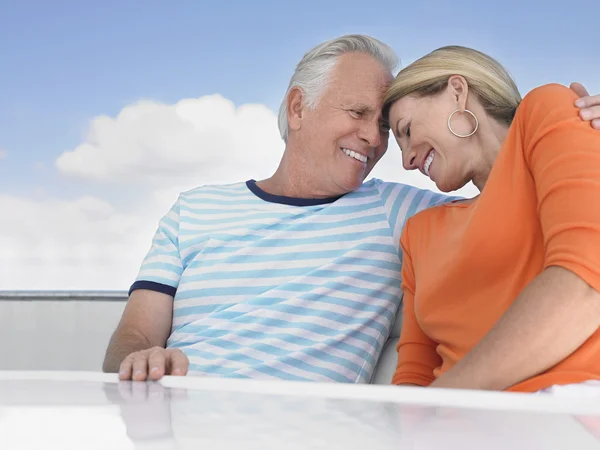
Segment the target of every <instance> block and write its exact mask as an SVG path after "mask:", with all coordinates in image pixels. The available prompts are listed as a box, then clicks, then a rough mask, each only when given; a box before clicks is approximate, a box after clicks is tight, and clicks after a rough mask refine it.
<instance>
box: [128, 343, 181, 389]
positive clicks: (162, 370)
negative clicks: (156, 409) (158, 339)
mask: <svg viewBox="0 0 600 450" xmlns="http://www.w3.org/2000/svg"><path fill="white" fill-rule="evenodd" d="M188 368H189V360H188V358H187V356H185V354H184V353H183V352H182V351H181V350H179V349H164V348H162V347H153V348H150V349H148V350H142V351H139V352H135V353H131V354H130V355H128V356H127V357H126V358H125V359H124V360H123V362H122V363H121V367H120V369H119V379H120V380H133V381H145V380H147V379H149V380H152V381H157V380H160V379H161V378H162V377H163V376H165V375H175V376H184V375H187V372H188Z"/></svg>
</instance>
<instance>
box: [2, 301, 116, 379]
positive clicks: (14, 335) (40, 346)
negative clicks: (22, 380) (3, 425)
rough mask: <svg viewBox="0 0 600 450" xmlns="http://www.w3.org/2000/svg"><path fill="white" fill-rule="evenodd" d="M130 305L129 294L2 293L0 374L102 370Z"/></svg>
mask: <svg viewBox="0 0 600 450" xmlns="http://www.w3.org/2000/svg"><path fill="white" fill-rule="evenodd" d="M126 300H127V293H126V292H95V291H90V292H79V291H65V292H54V291H53V292H37V291H0V370H89V371H99V370H101V369H102V361H103V359H104V352H105V350H106V346H107V344H108V340H109V338H110V335H111V334H112V332H113V331H114V329H115V327H116V326H117V323H118V322H119V319H120V317H121V314H122V312H123V308H125V302H126Z"/></svg>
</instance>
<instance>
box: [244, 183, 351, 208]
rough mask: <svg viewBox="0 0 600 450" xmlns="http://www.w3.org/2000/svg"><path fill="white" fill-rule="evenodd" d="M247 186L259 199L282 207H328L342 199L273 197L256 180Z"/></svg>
mask: <svg viewBox="0 0 600 450" xmlns="http://www.w3.org/2000/svg"><path fill="white" fill-rule="evenodd" d="M246 186H248V189H250V190H251V191H252V193H253V194H254V195H256V196H257V197H258V198H260V199H262V200H264V201H265V202H270V203H280V204H282V205H290V206H317V205H327V204H329V203H333V202H335V201H336V200H338V199H340V198H341V197H342V196H339V197H328V198H296V197H285V196H283V195H273V194H269V193H268V192H265V191H263V190H262V189H261V188H259V187H258V186H257V184H256V181H255V180H248V181H246Z"/></svg>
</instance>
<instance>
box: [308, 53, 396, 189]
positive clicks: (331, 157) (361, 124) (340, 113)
mask: <svg viewBox="0 0 600 450" xmlns="http://www.w3.org/2000/svg"><path fill="white" fill-rule="evenodd" d="M391 81H392V74H391V73H390V72H389V71H387V70H386V69H385V67H384V66H383V65H382V64H381V63H379V62H378V61H377V60H376V59H374V58H372V57H371V56H368V55H366V54H362V53H350V54H345V55H343V56H342V57H340V58H339V60H338V63H337V65H336V67H335V68H334V69H333V71H332V74H331V78H330V82H329V85H328V87H327V89H326V91H325V92H324V93H323V95H322V96H321V98H320V99H319V101H318V103H317V106H316V107H315V108H314V109H307V108H305V109H304V110H303V117H302V119H301V126H300V128H299V129H298V138H299V143H300V151H301V152H303V155H302V156H303V162H304V163H305V164H308V165H311V167H314V168H315V170H314V175H315V178H314V181H315V183H317V185H318V187H317V186H315V187H316V188H317V189H318V190H319V191H321V192H326V193H327V194H328V195H331V196H335V195H342V194H346V193H348V192H351V191H353V190H355V189H357V188H359V187H360V186H361V184H362V183H363V181H364V180H365V178H366V177H367V175H368V174H369V172H371V170H372V169H373V167H374V166H375V164H377V162H378V161H379V160H380V159H381V157H382V156H383V155H384V154H385V152H386V150H387V145H388V138H389V127H388V126H387V124H385V123H384V122H383V118H382V115H381V108H382V106H383V97H384V95H385V92H386V90H387V88H388V86H389V84H390V83H391Z"/></svg>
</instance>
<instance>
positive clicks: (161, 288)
mask: <svg viewBox="0 0 600 450" xmlns="http://www.w3.org/2000/svg"><path fill="white" fill-rule="evenodd" d="M137 289H148V290H150V291H154V292H160V293H161V294H167V295H170V296H171V297H175V293H176V292H177V288H174V287H173V286H169V285H166V284H162V283H156V282H154V281H136V282H135V283H133V284H132V285H131V288H130V289H129V294H128V295H131V293H132V292H133V291H135V290H137Z"/></svg>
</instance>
